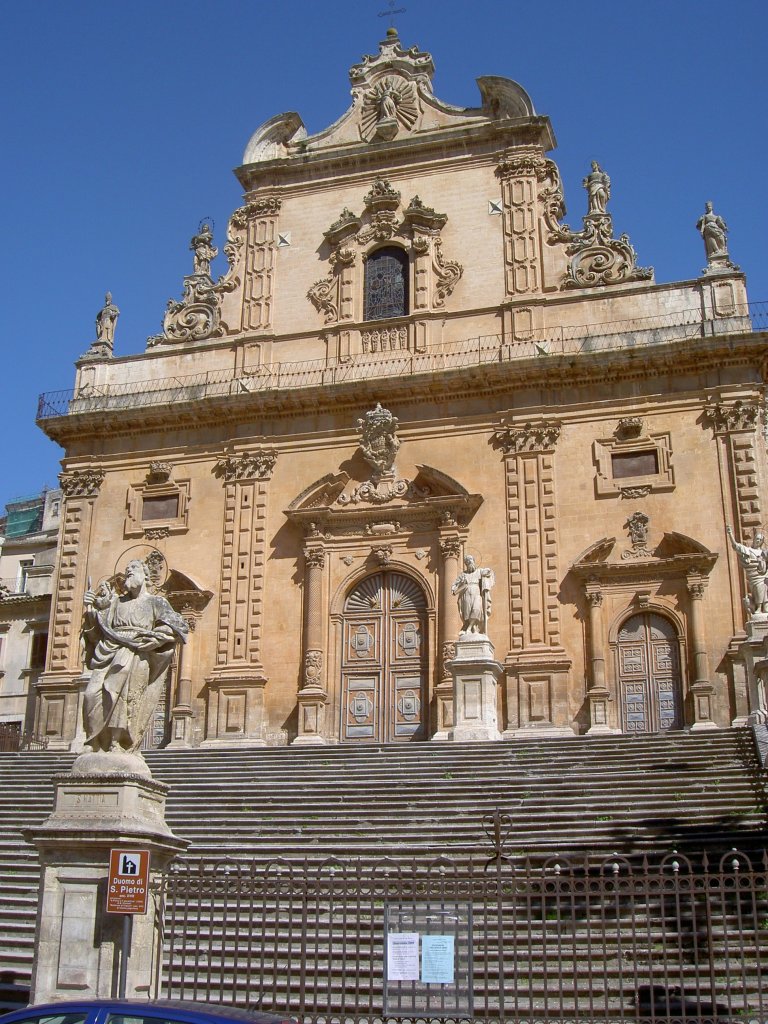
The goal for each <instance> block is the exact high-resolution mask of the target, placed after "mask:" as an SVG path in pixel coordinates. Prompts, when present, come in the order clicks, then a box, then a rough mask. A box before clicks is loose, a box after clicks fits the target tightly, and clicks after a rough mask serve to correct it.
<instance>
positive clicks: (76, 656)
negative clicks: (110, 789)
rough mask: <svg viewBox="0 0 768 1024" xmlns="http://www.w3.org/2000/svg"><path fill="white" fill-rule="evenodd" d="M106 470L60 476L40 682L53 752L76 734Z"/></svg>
mask: <svg viewBox="0 0 768 1024" xmlns="http://www.w3.org/2000/svg"><path fill="white" fill-rule="evenodd" d="M104 476H105V473H104V470H102V469H94V468H89V469H79V470H69V471H66V472H64V473H62V474H61V475H60V477H59V482H60V484H61V489H62V492H63V499H64V500H63V508H62V526H61V541H60V547H59V558H58V565H57V568H56V577H55V580H54V584H53V607H52V610H51V635H50V642H49V645H48V664H47V668H46V671H45V672H44V673H43V674H42V676H41V677H40V679H39V680H38V682H37V685H36V690H37V696H36V704H37V706H36V708H35V728H36V730H38V732H39V734H40V735H42V736H46V737H47V738H48V745H49V749H51V750H69V749H70V748H71V745H72V743H73V741H74V740H75V737H76V734H77V727H78V722H79V708H80V702H79V694H80V681H79V676H80V671H81V668H82V666H81V663H80V621H81V617H82V610H83V595H84V594H85V591H86V590H87V588H88V582H87V581H88V557H87V553H88V552H89V551H90V546H91V533H92V529H93V514H94V505H95V504H96V499H97V498H98V495H99V490H100V488H101V485H102V483H103V481H104Z"/></svg>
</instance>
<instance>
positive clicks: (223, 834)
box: [0, 730, 766, 985]
mask: <svg viewBox="0 0 768 1024" xmlns="http://www.w3.org/2000/svg"><path fill="white" fill-rule="evenodd" d="M145 756H146V759H147V761H148V763H149V765H150V767H151V770H152V774H153V775H154V777H155V778H156V779H158V780H160V781H162V782H164V783H166V784H168V785H169V786H170V787H171V790H170V795H169V798H168V806H167V818H168V823H169V825H170V827H171V828H172V829H173V831H174V832H175V833H176V834H177V835H179V836H180V837H182V838H185V839H188V840H190V842H191V846H190V848H189V851H188V853H187V855H186V856H187V858H188V859H194V858H204V859H212V858H228V859H236V860H244V861H248V862H253V861H262V860H263V861H266V860H270V859H272V858H275V857H282V858H288V859H297V860H298V859H302V860H303V859H305V858H307V857H310V858H312V859H321V858H324V857H328V856H336V857H343V858H362V859H380V858H382V857H391V858H396V859H398V860H400V861H401V862H402V861H405V860H411V859H413V858H420V859H424V858H432V857H436V856H438V855H447V856H449V857H452V858H454V859H457V860H459V861H462V860H467V859H469V858H470V857H472V856H473V855H474V857H475V858H480V859H482V858H483V857H485V858H487V857H488V856H490V853H491V850H490V845H491V844H490V840H489V838H488V835H487V833H486V828H485V826H484V818H485V817H486V816H487V815H489V814H491V813H493V812H494V811H496V810H499V811H500V812H502V813H503V814H507V815H509V816H510V818H511V819H512V821H513V823H514V828H513V833H512V835H513V840H512V844H513V845H512V846H510V847H509V848H507V849H506V850H505V852H506V853H507V854H509V855H511V856H513V857H515V856H523V855H532V856H533V857H538V856H542V855H545V854H547V853H555V852H556V853H558V854H561V855H568V854H581V853H585V852H590V851H592V852H603V853H610V852H618V853H622V854H627V855H631V854H635V853H639V852H643V851H658V850H660V849H665V850H669V849H672V848H676V849H678V850H680V851H685V850H689V851H692V852H696V851H702V850H707V851H708V852H709V853H715V852H718V853H719V852H722V851H724V850H725V849H728V848H730V847H733V846H736V847H739V848H740V849H746V850H754V849H756V848H762V847H763V846H764V845H765V843H766V788H765V786H764V783H763V781H762V779H761V773H760V763H759V760H758V756H757V750H756V747H755V741H754V738H753V736H752V733H751V732H749V731H747V730H726V731H719V732H711V733H693V734H691V733H674V734H669V735H665V736H660V735H659V736H643V737H629V736H616V737H604V738H573V739H563V740H550V739H548V740H539V741H535V740H531V741H519V742H517V741H516V742H514V743H489V744H469V745H457V744H449V743H444V744H412V745H398V746H362V745H360V746H352V745H348V746H347V745H345V746H336V747H312V748H287V749H286V748H275V749H255V748H247V749H217V750H188V751H170V750H166V751H151V752H147V753H146V755H145ZM72 760H73V756H72V755H68V754H55V753H49V752H44V751H41V752H29V753H18V754H0V901H1V903H0V972H12V973H13V975H14V976H15V981H16V983H17V984H21V985H24V984H28V981H29V976H30V970H31V959H32V942H33V935H34V923H35V911H36V906H37V886H38V864H37V857H36V853H35V851H34V850H33V849H32V848H31V847H30V846H29V845H28V844H26V843H25V842H24V840H23V838H22V835H21V830H22V829H23V828H26V827H29V826H32V825H36V824H38V823H40V822H41V821H42V820H43V819H44V818H45V817H46V815H47V814H48V813H49V811H50V809H51V806H52V789H51V784H50V779H51V776H52V775H53V774H55V773H57V772H61V771H66V770H67V769H68V767H69V766H70V765H71V763H72Z"/></svg>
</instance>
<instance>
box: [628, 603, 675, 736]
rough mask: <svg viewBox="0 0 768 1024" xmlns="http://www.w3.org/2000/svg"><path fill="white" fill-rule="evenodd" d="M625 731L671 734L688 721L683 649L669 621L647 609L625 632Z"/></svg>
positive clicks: (637, 616)
mask: <svg viewBox="0 0 768 1024" xmlns="http://www.w3.org/2000/svg"><path fill="white" fill-rule="evenodd" d="M618 656H619V693H620V699H621V719H622V722H621V724H622V730H623V731H624V732H629V733H648V732H666V731H667V730H668V729H679V728H681V727H682V725H683V698H682V680H681V676H680V647H679V641H678V636H677V630H676V629H675V627H674V625H673V624H672V623H671V622H670V620H669V619H667V618H665V617H664V616H663V615H657V614H656V613H654V612H641V613H640V614H637V615H633V616H631V618H629V619H627V621H626V622H625V623H624V625H623V626H622V627H621V629H620V630H619V636H618Z"/></svg>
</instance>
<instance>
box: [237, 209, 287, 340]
mask: <svg viewBox="0 0 768 1024" xmlns="http://www.w3.org/2000/svg"><path fill="white" fill-rule="evenodd" d="M280 206H281V200H280V199H279V197H277V196H254V197H253V198H249V199H248V202H247V203H246V205H245V206H244V207H243V208H242V210H241V211H240V213H241V217H242V220H243V221H244V222H245V224H246V226H247V237H246V250H245V272H244V280H243V313H242V324H243V327H242V329H243V331H246V332H248V331H271V330H272V322H273V321H272V317H273V305H274V295H275V254H276V251H277V241H278V235H277V223H278V214H279V213H280Z"/></svg>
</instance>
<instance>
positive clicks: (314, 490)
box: [288, 473, 349, 512]
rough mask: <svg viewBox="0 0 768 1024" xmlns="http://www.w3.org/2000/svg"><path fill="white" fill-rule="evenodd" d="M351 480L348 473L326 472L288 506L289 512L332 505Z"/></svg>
mask: <svg viewBox="0 0 768 1024" xmlns="http://www.w3.org/2000/svg"><path fill="white" fill-rule="evenodd" d="M348 481H349V474H348V473H326V475H325V476H324V477H321V478H320V479H319V480H315V482H314V483H313V484H310V485H309V487H305V488H304V490H303V491H302V492H301V494H298V495H297V496H296V497H295V498H294V499H293V501H292V502H291V503H290V505H289V506H288V512H293V511H296V510H298V509H313V508H319V507H326V506H329V505H332V504H333V503H334V501H335V500H336V499H337V498H338V496H339V495H340V494H341V492H342V491H343V490H344V487H345V486H346V484H347V483H348Z"/></svg>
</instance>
